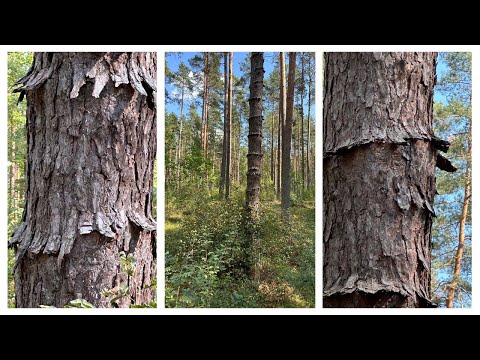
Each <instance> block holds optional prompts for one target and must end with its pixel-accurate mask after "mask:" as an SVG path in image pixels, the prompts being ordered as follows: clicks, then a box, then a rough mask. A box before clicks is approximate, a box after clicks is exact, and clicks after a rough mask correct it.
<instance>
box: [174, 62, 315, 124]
mask: <svg viewBox="0 0 480 360" xmlns="http://www.w3.org/2000/svg"><path fill="white" fill-rule="evenodd" d="M171 54H172V55H170V54H169V55H168V56H167V58H166V60H167V64H168V67H169V69H170V70H171V71H172V72H176V71H177V70H178V67H179V65H180V63H181V62H184V63H185V65H187V66H188V67H190V65H189V63H188V60H189V59H191V58H193V57H194V56H195V55H196V54H198V53H196V52H184V53H171ZM247 56H248V53H247V52H234V53H233V74H234V75H235V76H237V77H241V76H242V75H243V73H242V71H241V70H240V63H241V62H243V61H244V60H245V58H246V57H247ZM273 57H274V53H272V52H266V53H264V59H265V61H264V63H263V68H264V70H265V75H264V77H265V79H266V78H268V77H269V76H270V73H271V72H272V71H273V68H274V61H275V60H276V59H274V58H273ZM285 61H286V62H287V64H288V56H287V57H286V59H285ZM221 71H222V72H223V65H222V69H221ZM174 89H175V87H174V86H172V85H169V84H166V90H167V91H168V92H169V93H172V92H173V91H174ZM304 106H305V109H306V106H307V99H305V102H304ZM314 108H315V106H312V113H313V115H314V114H315V109H314ZM165 109H166V111H167V112H169V113H170V112H174V113H177V114H178V113H179V112H180V109H179V105H178V104H174V103H168V104H166V105H165ZM305 111H306V110H305Z"/></svg>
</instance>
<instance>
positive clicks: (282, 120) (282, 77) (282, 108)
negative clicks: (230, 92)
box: [277, 52, 287, 200]
mask: <svg viewBox="0 0 480 360" xmlns="http://www.w3.org/2000/svg"><path fill="white" fill-rule="evenodd" d="M279 57H280V105H279V106H280V108H279V114H280V118H279V123H278V139H277V200H280V199H281V191H282V189H281V184H282V151H283V145H282V141H283V139H284V138H283V128H284V126H285V116H286V115H285V114H286V106H287V99H286V96H287V95H286V85H285V53H283V52H281V53H280V54H279Z"/></svg>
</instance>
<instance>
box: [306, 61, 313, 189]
mask: <svg viewBox="0 0 480 360" xmlns="http://www.w3.org/2000/svg"><path fill="white" fill-rule="evenodd" d="M310 56H312V55H311V54H310ZM308 69H309V78H308V111H307V189H308V190H310V182H311V168H310V161H311V159H310V147H311V143H310V108H311V106H312V63H311V58H309V61H308Z"/></svg>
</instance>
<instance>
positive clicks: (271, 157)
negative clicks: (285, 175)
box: [270, 100, 275, 186]
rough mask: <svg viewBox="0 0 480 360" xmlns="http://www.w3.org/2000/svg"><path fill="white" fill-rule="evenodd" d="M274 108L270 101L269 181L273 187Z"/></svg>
mask: <svg viewBox="0 0 480 360" xmlns="http://www.w3.org/2000/svg"><path fill="white" fill-rule="evenodd" d="M274 107H275V103H274V102H273V100H272V132H271V133H270V180H271V181H272V182H273V186H275V159H274V152H273V148H274V144H273V142H274V141H275V140H274V128H275V116H274V110H275V109H274Z"/></svg>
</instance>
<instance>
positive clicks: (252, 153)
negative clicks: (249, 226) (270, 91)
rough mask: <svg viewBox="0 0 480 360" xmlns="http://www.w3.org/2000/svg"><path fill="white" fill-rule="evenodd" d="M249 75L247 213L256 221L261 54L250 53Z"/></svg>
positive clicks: (257, 210)
mask: <svg viewBox="0 0 480 360" xmlns="http://www.w3.org/2000/svg"><path fill="white" fill-rule="evenodd" d="M250 61H251V74H250V98H249V99H248V103H249V105H250V117H249V119H248V154H247V161H248V171H247V212H248V213H249V216H250V217H251V219H254V220H255V219H257V218H258V214H259V208H260V180H261V176H262V120H263V116H262V111H263V108H262V94H263V74H264V72H265V71H264V70H263V53H255V52H254V53H252V55H251V58H250Z"/></svg>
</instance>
